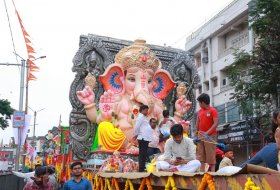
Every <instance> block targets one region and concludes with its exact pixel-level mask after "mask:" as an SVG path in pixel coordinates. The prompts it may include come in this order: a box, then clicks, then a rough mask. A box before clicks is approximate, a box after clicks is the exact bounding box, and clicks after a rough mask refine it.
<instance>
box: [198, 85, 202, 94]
mask: <svg viewBox="0 0 280 190" xmlns="http://www.w3.org/2000/svg"><path fill="white" fill-rule="evenodd" d="M198 93H199V94H201V93H202V86H201V85H200V86H199V87H198Z"/></svg>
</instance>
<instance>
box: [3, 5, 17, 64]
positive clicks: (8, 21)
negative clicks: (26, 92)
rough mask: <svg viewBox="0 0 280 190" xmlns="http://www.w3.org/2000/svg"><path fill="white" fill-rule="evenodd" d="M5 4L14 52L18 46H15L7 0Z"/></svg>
mask: <svg viewBox="0 0 280 190" xmlns="http://www.w3.org/2000/svg"><path fill="white" fill-rule="evenodd" d="M4 5H5V9H6V13H7V19H8V23H9V29H10V34H11V38H12V44H13V48H14V52H15V53H16V47H15V42H14V37H13V31H12V28H11V23H10V17H9V13H8V9H7V5H6V1H5V0H4ZM15 57H16V60H17V64H19V62H18V58H17V56H15ZM18 69H19V67H18Z"/></svg>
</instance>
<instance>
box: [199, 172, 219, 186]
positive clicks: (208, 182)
mask: <svg viewBox="0 0 280 190" xmlns="http://www.w3.org/2000/svg"><path fill="white" fill-rule="evenodd" d="M207 186H208V188H209V190H216V185H215V182H214V179H213V177H212V176H211V175H210V174H208V173H205V174H204V176H203V178H202V180H201V183H200V184H199V187H198V190H205V188H206V187H207Z"/></svg>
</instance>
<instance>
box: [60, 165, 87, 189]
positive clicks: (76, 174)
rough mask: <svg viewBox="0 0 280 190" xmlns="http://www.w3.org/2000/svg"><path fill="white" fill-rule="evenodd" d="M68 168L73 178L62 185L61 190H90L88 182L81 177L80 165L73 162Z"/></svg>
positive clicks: (81, 169) (81, 168) (81, 166)
mask: <svg viewBox="0 0 280 190" xmlns="http://www.w3.org/2000/svg"><path fill="white" fill-rule="evenodd" d="M70 168H71V175H72V177H73V178H72V179H70V180H69V181H67V182H66V183H65V184H64V185H63V190H92V187H91V183H90V181H89V180H87V179H86V178H83V177H82V173H83V165H82V163H81V162H74V163H73V164H71V166H70Z"/></svg>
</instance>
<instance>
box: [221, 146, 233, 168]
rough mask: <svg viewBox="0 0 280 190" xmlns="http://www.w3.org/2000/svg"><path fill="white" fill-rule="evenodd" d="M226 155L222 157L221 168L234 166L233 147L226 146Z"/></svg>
mask: <svg viewBox="0 0 280 190" xmlns="http://www.w3.org/2000/svg"><path fill="white" fill-rule="evenodd" d="M224 154H225V157H224V158H223V159H222V161H221V163H220V166H219V169H221V168H223V167H226V166H233V163H232V161H233V159H234V156H233V149H232V148H231V147H226V148H225V150H224Z"/></svg>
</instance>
